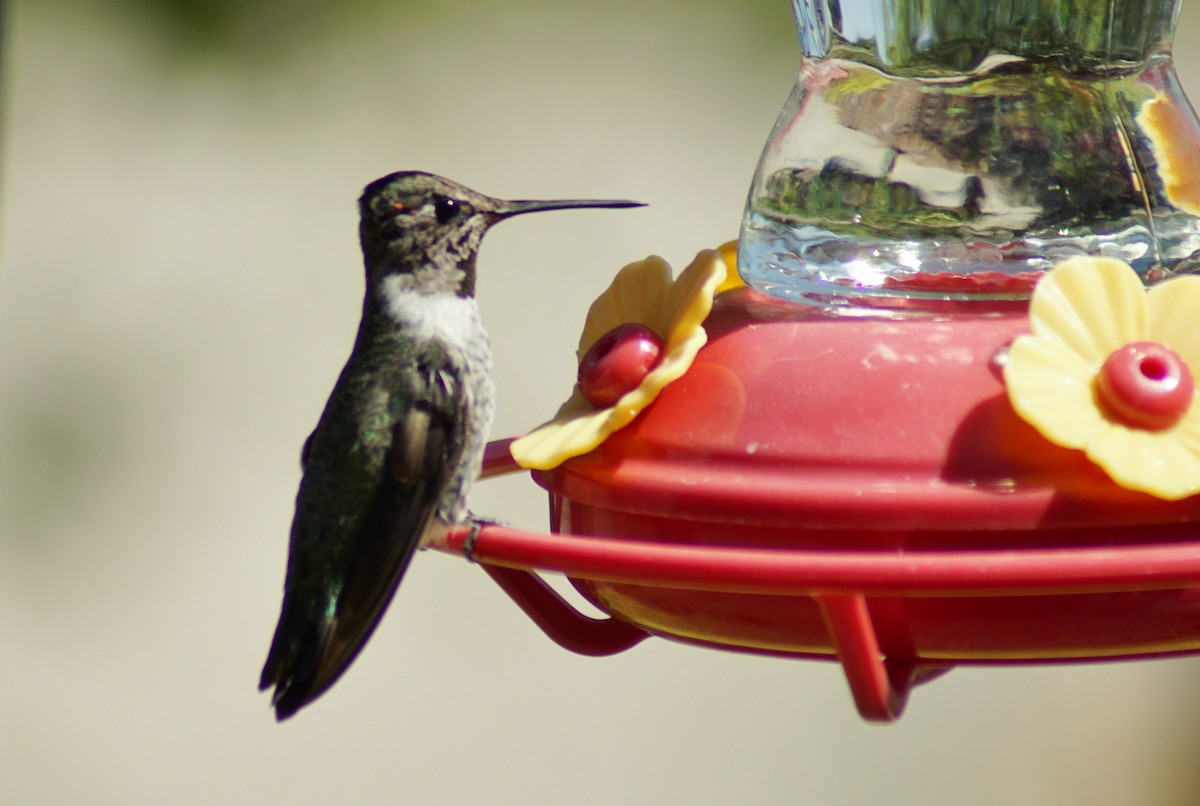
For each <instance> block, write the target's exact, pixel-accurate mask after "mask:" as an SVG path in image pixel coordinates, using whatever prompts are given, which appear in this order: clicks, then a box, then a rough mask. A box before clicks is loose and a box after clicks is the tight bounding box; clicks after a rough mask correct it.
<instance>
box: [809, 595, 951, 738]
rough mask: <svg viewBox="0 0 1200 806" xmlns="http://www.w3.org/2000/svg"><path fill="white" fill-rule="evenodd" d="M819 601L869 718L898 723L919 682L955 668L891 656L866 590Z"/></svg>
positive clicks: (860, 710) (854, 691) (859, 703)
mask: <svg viewBox="0 0 1200 806" xmlns="http://www.w3.org/2000/svg"><path fill="white" fill-rule="evenodd" d="M816 600H817V604H818V605H820V608H821V614H822V615H823V616H824V617H825V626H826V628H827V629H828V630H829V636H830V638H831V639H832V641H833V645H834V648H835V649H836V650H837V656H838V661H840V662H841V664H842V669H843V670H844V671H845V673H846V682H847V683H849V684H850V694H851V695H852V696H853V697H854V704H855V706H857V708H858V713H859V714H860V715H861V716H862V718H863V719H865V720H867V721H869V722H895V721H896V720H897V719H899V718H900V714H901V713H903V711H904V706H905V704H906V703H907V702H908V695H909V692H911V691H912V687H913V686H915V685H917V684H918V683H924V682H925V681H927V680H932V679H933V678H935V677H938V676H939V675H942V674H945V673H946V672H948V671H949V670H950V666H948V665H928V664H923V663H921V662H919V661H917V660H916V659H914V658H892V657H888V658H885V657H884V656H883V652H882V650H881V649H880V646H879V637H878V635H877V634H876V632H875V627H874V625H873V624H872V622H871V613H870V611H869V610H868V608H867V599H866V597H865V596H863V595H862V594H860V593H851V594H821V595H818V596H817V597H816Z"/></svg>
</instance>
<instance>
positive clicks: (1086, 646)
mask: <svg viewBox="0 0 1200 806" xmlns="http://www.w3.org/2000/svg"><path fill="white" fill-rule="evenodd" d="M1092 6H1095V8H1092ZM794 8H795V11H796V18H797V25H798V29H799V32H800V40H801V44H802V46H803V49H804V60H803V63H802V67H801V72H800V76H799V79H798V81H797V85H796V89H795V90H794V91H793V93H792V95H791V98H790V99H789V100H788V102H787V104H786V105H785V107H784V110H783V113H782V114H781V116H780V119H779V121H778V123H777V124H776V126H775V130H774V132H773V133H772V135H771V138H770V140H769V141H768V143H767V146H766V149H765V150H764V152H763V156H762V158H761V160H760V163H759V166H758V171H757V173H756V176H755V178H754V181H753V184H752V187H751V192H750V197H749V200H748V203H747V212H746V216H745V219H744V221H743V226H742V234H741V238H740V240H739V242H738V244H737V255H736V257H735V255H734V252H733V247H732V245H727V246H726V247H724V248H723V249H722V250H720V251H709V252H704V253H701V256H700V257H698V258H697V262H696V263H695V264H693V266H692V267H690V268H689V269H688V270H687V271H685V272H683V274H682V275H681V276H680V278H679V280H677V281H675V284H674V285H668V286H663V287H662V288H663V289H664V290H655V289H659V286H656V285H655V284H654V283H650V282H648V281H645V277H649V276H650V275H653V274H655V273H656V272H657V273H659V274H661V273H662V270H663V269H662V266H665V264H662V265H660V264H661V261H657V262H656V259H651V260H649V261H646V262H644V263H643V264H634V266H633V267H627V270H625V271H623V272H622V274H621V275H618V280H617V281H614V286H613V289H612V290H611V291H610V295H609V296H608V297H607V298H602V300H598V301H597V304H596V305H594V306H593V310H592V314H593V315H592V316H590V317H589V322H588V325H587V326H586V327H585V332H584V338H583V340H582V341H581V345H580V359H581V362H583V363H585V364H586V365H587V367H589V368H590V367H591V366H592V365H593V364H595V363H597V359H598V357H597V356H596V355H595V354H594V352H593V351H592V350H591V348H592V347H594V346H595V345H596V344H597V343H601V342H603V343H604V344H605V347H604V348H603V349H604V350H605V351H607V350H610V349H613V343H614V342H621V341H622V339H621V338H615V337H614V338H609V339H607V340H604V338H603V337H604V336H605V334H606V333H608V332H611V331H613V330H614V329H615V327H617V326H618V325H617V323H615V320H613V319H612V317H613V315H614V314H613V311H623V312H624V313H625V319H626V321H627V322H635V323H637V324H639V325H641V326H643V327H642V331H645V330H646V329H649V330H652V331H654V334H653V335H656V336H657V338H658V339H659V340H660V341H661V344H655V345H651V347H650V348H646V349H645V350H644V349H642V346H639V345H635V346H636V347H637V349H632V348H631V350H630V352H631V353H636V354H637V355H638V356H641V358H639V359H638V360H639V361H642V363H641V364H640V365H638V366H639V367H640V369H635V370H634V371H633V374H634V376H636V377H634V378H633V380H632V381H614V382H612V383H615V384H616V385H615V387H612V388H608V387H610V386H612V383H609V382H608V380H607V376H605V382H604V383H599V384H598V385H599V386H600V387H604V388H605V389H607V390H608V391H606V392H605V393H603V394H601V395H600V397H599V399H594V398H595V396H594V395H591V394H589V395H587V396H586V397H585V395H584V394H583V393H582V392H580V391H579V389H578V387H577V389H576V392H575V395H574V396H573V397H572V399H571V400H570V401H568V403H567V404H565V405H564V407H563V410H562V411H560V413H559V416H558V418H556V420H555V421H554V422H553V423H551V424H549V425H548V426H546V427H545V428H543V429H539V430H538V431H536V432H534V433H533V434H531V435H530V436H527V437H525V438H523V440H524V442H523V441H522V440H517V441H516V442H515V443H514V441H513V440H501V441H498V442H494V443H492V444H491V445H490V446H489V449H488V452H487V456H486V457H485V463H484V477H485V478H486V477H488V476H490V475H497V474H500V473H504V472H510V471H515V470H518V469H521V467H522V466H524V467H529V468H533V480H534V481H535V482H536V483H537V484H538V485H540V486H541V487H543V488H544V489H545V490H546V491H547V492H548V493H549V496H550V533H549V534H537V533H530V532H523V531H518V530H514V529H509V528H504V527H501V526H485V527H484V528H482V529H481V530H479V531H478V533H476V534H472V533H471V532H470V530H468V529H467V528H465V527H464V528H458V529H454V530H451V531H450V532H449V533H448V534H447V535H446V536H445V537H444V538H443V539H441V540H440V541H439V542H438V543H437V544H436V546H435V547H436V548H438V549H440V550H443V551H446V552H449V553H453V554H459V555H465V556H467V557H468V558H470V559H473V560H475V561H477V562H478V563H480V564H481V566H482V568H483V569H484V570H485V571H486V572H487V573H488V574H489V575H490V576H491V577H492V578H493V579H494V580H495V581H496V582H497V583H498V584H499V585H500V586H501V587H502V588H503V589H504V590H505V591H506V592H507V593H508V594H509V595H510V596H511V597H512V598H513V599H514V600H515V601H516V603H517V604H518V605H519V606H520V607H521V608H522V609H523V610H524V611H525V612H526V613H527V614H528V615H529V616H530V617H531V618H532V619H533V620H534V621H535V622H536V623H537V624H538V626H539V627H541V628H542V629H543V630H544V631H545V632H546V633H547V634H548V635H549V636H550V637H551V638H552V639H553V640H555V641H556V642H557V643H559V644H560V645H562V646H564V647H566V648H568V649H570V650H573V651H575V652H580V653H583V654H589V655H604V654H611V653H615V652H619V651H622V650H625V649H628V648H630V647H632V646H633V645H635V644H637V643H638V642H640V641H642V640H644V639H645V638H647V637H650V636H658V637H662V638H668V639H671V640H674V641H680V642H684V643H689V644H695V645H698V646H703V647H712V648H719V649H726V650H733V651H740V652H751V653H759V654H763V655H774V656H787V657H799V658H819V659H830V660H837V661H838V662H839V663H840V664H841V665H842V667H843V669H844V670H845V673H846V676H847V679H848V682H849V686H850V690H851V693H852V695H853V697H854V700H855V703H856V705H857V707H858V710H859V713H860V714H861V715H862V716H863V717H864V718H865V719H868V720H877V721H890V720H894V719H896V718H897V717H898V716H899V715H900V713H901V711H902V709H903V707H904V704H905V701H906V699H907V697H908V694H909V691H910V689H911V687H912V686H913V685H915V684H917V683H920V682H923V681H925V680H929V679H930V678H933V677H936V676H937V675H939V674H941V673H943V672H945V671H947V670H949V669H950V668H952V667H954V666H958V665H969V664H996V665H1003V664H1031V663H1056V662H1067V661H1079V660H1113V659H1130V658H1151V657H1165V656H1176V655H1188V654H1197V653H1200V396H1198V395H1197V389H1196V385H1195V382H1194V380H1193V376H1194V374H1195V373H1197V372H1200V277H1197V276H1195V275H1194V274H1193V272H1194V271H1196V269H1197V267H1198V266H1200V262H1198V261H1200V180H1198V179H1197V177H1200V122H1198V121H1197V119H1196V115H1195V113H1194V112H1193V111H1192V108H1191V106H1190V105H1189V104H1188V102H1187V99H1186V98H1185V97H1184V95H1183V92H1182V90H1181V89H1180V87H1179V84H1178V80H1177V78H1176V75H1175V71H1174V67H1173V65H1172V62H1171V57H1170V40H1171V35H1172V33H1173V28H1174V23H1175V18H1176V12H1177V10H1178V0H1133V1H1132V2H1126V3H1119V4H1117V5H1116V6H1112V5H1111V4H1109V3H1100V2H1098V0H1097V1H1096V2H1092V0H1083V5H1082V9H1083V11H1082V13H1081V10H1080V4H1079V3H1078V2H1073V3H1071V4H1068V3H1066V2H1065V0H1062V2H1046V1H1045V0H1036V1H1035V0H1015V2H1010V3H1005V4H1000V3H995V2H989V1H988V0H975V1H974V2H968V3H962V2H960V0H934V2H933V3H930V2H927V1H926V0H921V2H917V1H916V0H885V2H884V3H883V4H882V5H879V4H876V5H870V4H857V3H855V4H852V3H842V2H838V0H833V2H825V1H824V0H822V1H821V2H818V1H817V0H796V2H795V3H794ZM1114 9H1115V11H1114ZM1068 10H1070V13H1068ZM710 269H711V271H710ZM735 270H736V272H737V274H738V275H740V278H741V280H742V281H744V282H739V280H738V278H737V277H735V276H733V272H734V271H735ZM631 271H632V273H630V272H631ZM666 274H667V280H668V283H669V269H667V270H666ZM726 274H728V275H729V276H725V275H726ZM638 289H642V291H641V292H640V293H641V297H639V291H638ZM642 297H644V298H645V299H642ZM614 299H615V300H618V302H619V303H620V304H616V303H614V302H613V300H614ZM638 300H641V302H638ZM695 300H699V302H695ZM635 303H636V304H635ZM642 303H644V304H642ZM656 306H657V307H656ZM606 311H607V312H608V313H606ZM630 311H632V313H630ZM606 317H608V318H606ZM617 318H620V317H619V316H618V317H617ZM610 320H611V321H610ZM624 332H626V331H622V333H624ZM628 332H633V331H628ZM697 334H699V335H697ZM629 338H631V339H634V340H636V339H638V338H641V336H630V337H629ZM647 350H648V351H649V353H647ZM589 353H590V354H589ZM647 354H649V355H650V358H646V357H645V356H646V355H647ZM605 355H607V353H605ZM605 355H601V356H599V359H604V358H605ZM600 363H603V361H601V362H600ZM590 372H592V370H591V369H586V370H584V371H582V374H583V375H588V374H589V373H590ZM617 374H618V375H620V373H617ZM643 376H644V377H643ZM639 379H640V382H639ZM589 384H590V385H591V386H593V387H594V386H596V385H597V383H596V379H595V378H594V377H590V376H589V377H581V384H580V385H581V386H587V385H589ZM606 384H607V385H606ZM614 390H615V391H614ZM531 445H532V447H530V446H531ZM514 453H515V454H516V458H514ZM518 460H520V464H518ZM539 572H551V573H561V574H565V575H566V576H567V578H568V579H569V580H570V581H571V582H572V584H573V585H574V587H575V588H576V589H577V590H578V591H579V592H580V593H581V594H582V595H583V596H584V597H585V598H586V599H587V600H588V601H589V602H591V603H592V604H594V605H595V606H596V607H598V608H599V609H600V610H602V611H604V612H605V613H606V614H608V615H607V617H606V618H601V619H596V618H592V617H589V616H585V615H583V614H581V613H580V612H578V611H577V610H575V609H574V608H573V607H572V606H571V605H569V604H568V603H567V602H566V601H565V600H564V599H562V598H561V597H559V596H558V594H557V593H555V592H554V591H553V590H552V589H551V588H550V587H549V586H548V585H547V584H546V583H545V582H544V581H543V580H542V579H541V577H540V576H539V575H538V574H539Z"/></svg>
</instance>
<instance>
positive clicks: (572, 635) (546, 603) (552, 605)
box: [480, 563, 650, 657]
mask: <svg viewBox="0 0 1200 806" xmlns="http://www.w3.org/2000/svg"><path fill="white" fill-rule="evenodd" d="M480 567H481V568H482V569H483V570H484V571H486V572H487V574H488V576H490V577H491V578H492V579H493V580H494V581H495V583H496V584H497V585H499V586H500V587H501V588H502V589H503V590H504V592H505V593H507V594H508V595H509V598H511V599H512V600H513V601H514V602H516V603H517V606H518V607H520V608H521V610H523V611H524V612H525V615H527V616H529V618H530V619H531V620H532V621H533V623H534V624H536V625H537V626H538V627H540V628H541V630H542V632H544V633H545V634H546V635H547V636H548V637H549V638H550V640H552V641H554V643H556V644H558V645H559V646H561V647H562V648H563V649H568V650H570V651H572V652H575V653H577V654H580V655H590V656H592V657H599V656H603V655H615V654H617V653H618V652H624V651H625V650H627V649H629V648H630V647H633V646H635V645H637V644H639V643H641V642H642V641H644V640H645V639H647V638H649V637H650V633H648V632H645V631H644V630H640V629H638V628H637V627H634V626H633V625H632V624H629V623H628V622H625V621H621V620H620V619H617V618H612V617H609V618H605V619H597V618H592V617H591V616H585V615H584V614H583V613H580V612H579V611H578V610H576V609H575V608H574V607H572V606H571V604H570V603H569V602H567V600H566V599H564V598H562V597H561V596H559V595H558V592H557V591H555V590H554V589H553V588H551V587H550V586H549V585H548V584H546V581H545V580H543V579H542V578H541V577H540V576H538V575H537V574H535V573H533V572H531V571H522V570H519V569H516V568H505V567H504V566H500V565H487V564H486V563H484V564H481V565H480Z"/></svg>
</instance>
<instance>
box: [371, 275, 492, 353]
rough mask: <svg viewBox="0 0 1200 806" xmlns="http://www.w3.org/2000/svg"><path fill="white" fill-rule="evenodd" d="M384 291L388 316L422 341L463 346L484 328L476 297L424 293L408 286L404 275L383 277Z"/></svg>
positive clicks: (476, 336)
mask: <svg viewBox="0 0 1200 806" xmlns="http://www.w3.org/2000/svg"><path fill="white" fill-rule="evenodd" d="M382 290H383V299H384V304H385V307H386V310H387V313H388V316H390V317H391V318H392V320H393V321H395V323H396V324H397V325H399V326H400V327H401V328H403V329H404V330H405V331H406V332H408V333H410V334H412V336H413V337H414V338H415V339H417V340H418V341H425V340H429V339H433V340H436V341H440V342H442V343H443V344H448V345H453V346H455V347H462V346H463V345H465V344H466V343H468V342H469V341H471V340H472V339H474V338H478V335H479V334H480V333H481V332H482V331H483V321H482V319H481V318H480V316H479V304H478V303H477V302H476V301H475V298H474V297H460V296H458V295H457V294H422V293H420V292H418V291H413V290H412V289H411V288H406V287H405V286H404V283H403V280H402V278H401V277H385V278H383V283H382Z"/></svg>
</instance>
